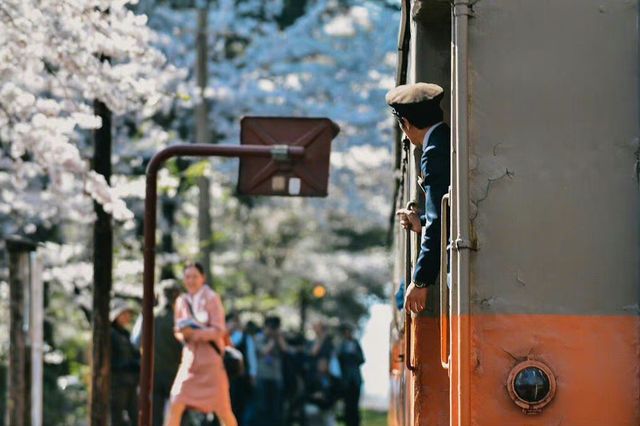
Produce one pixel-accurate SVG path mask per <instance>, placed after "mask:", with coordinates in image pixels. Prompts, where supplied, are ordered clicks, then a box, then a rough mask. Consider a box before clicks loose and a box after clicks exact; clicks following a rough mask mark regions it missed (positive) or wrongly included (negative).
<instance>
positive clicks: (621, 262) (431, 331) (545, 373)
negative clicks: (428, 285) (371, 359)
mask: <svg viewBox="0 0 640 426" xmlns="http://www.w3.org/2000/svg"><path fill="white" fill-rule="evenodd" d="M402 3H403V12H402V13H403V24H402V25H401V33H400V51H399V52H400V53H399V61H398V63H399V68H398V78H397V79H398V83H399V84H400V83H404V82H409V83H411V82H418V81H428V82H434V83H438V84H440V85H442V86H443V87H445V89H446V91H447V93H450V94H451V96H450V98H449V99H448V100H447V101H446V102H444V107H445V110H446V116H447V117H448V121H449V123H450V125H451V129H452V132H451V134H452V141H451V142H452V145H451V147H452V148H451V153H452V155H451V170H452V176H451V182H452V184H451V188H450V191H449V194H448V196H446V197H445V199H444V200H443V203H442V208H443V217H444V218H446V226H448V227H449V232H448V234H449V235H450V238H448V239H447V238H446V237H444V240H443V241H442V244H443V247H444V246H446V247H447V248H448V256H447V255H445V256H443V259H441V262H442V265H443V266H442V270H443V271H445V270H446V271H448V274H449V279H448V280H447V274H445V273H441V278H444V279H441V282H440V283H439V285H437V286H436V287H434V288H432V292H431V295H430V303H429V306H428V308H427V310H426V311H425V312H424V313H422V314H421V315H418V316H414V317H405V315H404V313H403V312H402V311H400V310H396V317H395V319H394V322H393V326H392V333H391V338H392V348H393V349H392V353H391V361H392V363H391V382H392V386H391V389H392V404H391V410H390V413H389V423H390V424H391V425H394V426H405V425H416V426H431V425H455V426H467V425H478V426H502V425H517V426H524V425H531V426H534V425H535V426H538V425H540V426H551V425H567V426H627V425H628V426H637V425H640V316H639V315H640V314H639V295H640V226H639V225H640V203H639V201H640V200H639V195H640V189H639V173H640V145H639V141H638V136H639V131H638V130H639V117H640V115H639V113H640V111H639V105H638V104H639V93H640V91H639V89H640V88H639V84H638V82H639V76H640V69H639V55H638V47H639V43H638V1H637V0H544V1H543V0H473V1H471V0H455V1H451V2H450V1H442V0H422V1H419V0H403V1H402ZM397 154H398V155H397V167H398V171H399V176H402V178H401V179H400V180H399V182H398V191H397V196H396V206H397V207H400V206H403V205H405V204H406V203H408V202H410V201H413V200H414V201H416V202H417V203H418V205H423V201H422V197H423V195H422V193H421V191H420V189H419V187H418V186H417V184H416V178H417V172H418V169H417V167H416V161H417V159H418V158H419V156H420V153H419V152H415V149H414V148H413V147H405V148H404V149H403V145H402V143H401V142H398V149H397ZM443 223H444V221H443ZM396 231H397V232H396V237H395V253H396V269H395V282H396V286H400V285H405V284H406V281H407V277H410V274H411V268H412V264H413V262H414V261H415V259H416V256H417V249H418V247H419V246H418V241H417V236H415V235H411V236H407V234H405V233H404V232H402V231H401V230H400V228H399V226H397V224H396ZM443 235H445V236H446V235H447V232H444V233H443ZM444 252H445V253H447V251H444Z"/></svg>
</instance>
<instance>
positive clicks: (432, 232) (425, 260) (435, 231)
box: [413, 123, 451, 285]
mask: <svg viewBox="0 0 640 426" xmlns="http://www.w3.org/2000/svg"><path fill="white" fill-rule="evenodd" d="M450 133H451V132H450V129H449V126H447V124H446V123H441V124H439V125H437V127H435V128H434V129H433V131H432V132H431V134H430V135H429V137H428V140H425V141H424V143H423V146H422V158H421V159H420V169H421V170H422V179H423V180H422V182H421V184H420V185H421V186H422V189H424V195H425V206H424V207H425V208H424V215H423V216H422V217H421V218H420V220H421V222H422V226H423V237H422V244H421V246H420V255H419V256H418V260H417V262H416V267H415V270H414V273H413V281H414V282H416V283H420V284H424V285H434V284H435V283H436V280H437V278H438V273H439V272H440V219H441V218H440V215H441V212H440V203H441V202H442V197H443V196H444V195H445V194H446V193H447V191H448V190H449V184H450V182H451V173H450V167H451V166H450V163H451V161H450V158H451V150H450Z"/></svg>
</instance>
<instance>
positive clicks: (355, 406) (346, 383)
mask: <svg viewBox="0 0 640 426" xmlns="http://www.w3.org/2000/svg"><path fill="white" fill-rule="evenodd" d="M340 332H341V334H342V341H341V342H340V346H339V347H338V361H339V362H340V371H341V372H342V380H341V381H342V391H343V395H344V422H345V425H346V426H360V407H359V405H360V390H361V388H362V374H361V373H360V366H361V365H362V364H364V354H363V353H362V348H361V347H360V343H358V340H357V339H355V338H354V337H353V327H352V326H351V325H350V324H342V325H341V326H340Z"/></svg>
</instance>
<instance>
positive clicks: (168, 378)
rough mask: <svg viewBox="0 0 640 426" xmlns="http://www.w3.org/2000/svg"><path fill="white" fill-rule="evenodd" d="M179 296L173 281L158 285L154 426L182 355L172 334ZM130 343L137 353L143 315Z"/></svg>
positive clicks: (162, 412)
mask: <svg viewBox="0 0 640 426" xmlns="http://www.w3.org/2000/svg"><path fill="white" fill-rule="evenodd" d="M181 293H182V287H181V286H180V284H178V283H176V282H175V281H174V280H165V281H162V282H161V283H160V293H159V295H158V306H157V307H156V309H155V310H154V312H153V317H154V328H153V336H154V337H153V350H154V359H155V362H154V363H153V426H162V425H163V424H164V417H165V411H166V406H167V403H168V402H169V398H170V396H171V395H170V392H171V385H172V384H173V379H175V377H176V373H177V372H178V367H179V366H180V357H181V356H182V344H181V343H180V342H178V340H176V338H175V336H174V334H173V331H174V323H173V311H174V306H175V303H176V299H177V298H178V296H180V294H181ZM131 343H133V345H134V346H135V347H136V348H137V349H138V350H140V346H141V343H142V315H140V316H139V317H138V319H137V320H136V323H135V325H134V326H133V331H132V332H131Z"/></svg>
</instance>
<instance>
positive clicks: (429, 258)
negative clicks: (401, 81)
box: [386, 83, 451, 313]
mask: <svg viewBox="0 0 640 426" xmlns="http://www.w3.org/2000/svg"><path fill="white" fill-rule="evenodd" d="M443 96H444V91H443V89H442V87H440V86H438V85H436V84H430V83H416V84H407V85H402V86H398V87H396V88H394V89H392V90H390V91H389V92H388V93H387V97H386V101H387V104H389V106H390V107H391V108H392V110H393V114H394V115H395V116H396V118H397V119H398V123H399V124H400V128H401V129H402V131H403V132H404V134H405V135H406V136H407V138H409V140H410V141H411V143H412V144H413V145H415V146H418V147H420V148H421V149H422V156H421V159H420V170H421V172H422V178H421V182H420V186H421V187H422V189H423V190H424V195H425V206H424V212H423V214H422V215H420V214H419V213H418V212H416V211H414V210H408V209H401V210H398V211H397V214H398V215H399V217H400V225H401V226H402V227H403V228H405V229H411V230H412V231H414V232H417V233H420V232H422V233H423V235H422V244H421V246H420V254H419V256H418V260H417V262H416V267H415V269H414V274H413V280H412V282H411V284H409V286H408V287H407V289H406V295H405V309H407V310H408V311H411V312H415V313H418V312H421V311H423V310H424V309H425V308H426V306H427V296H428V293H429V288H430V287H432V286H434V285H435V284H436V281H437V278H438V275H439V274H440V272H441V271H440V237H441V236H440V220H441V217H440V216H441V212H440V203H441V201H442V197H443V196H444V195H445V194H446V193H447V191H448V190H449V184H450V181H451V176H450V167H451V166H450V158H451V153H450V150H451V147H450V130H449V126H447V124H446V123H444V122H443V116H444V114H443V111H442V108H441V107H440V101H441V100H442V98H443ZM423 228H424V229H423ZM442 273H446V271H442Z"/></svg>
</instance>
